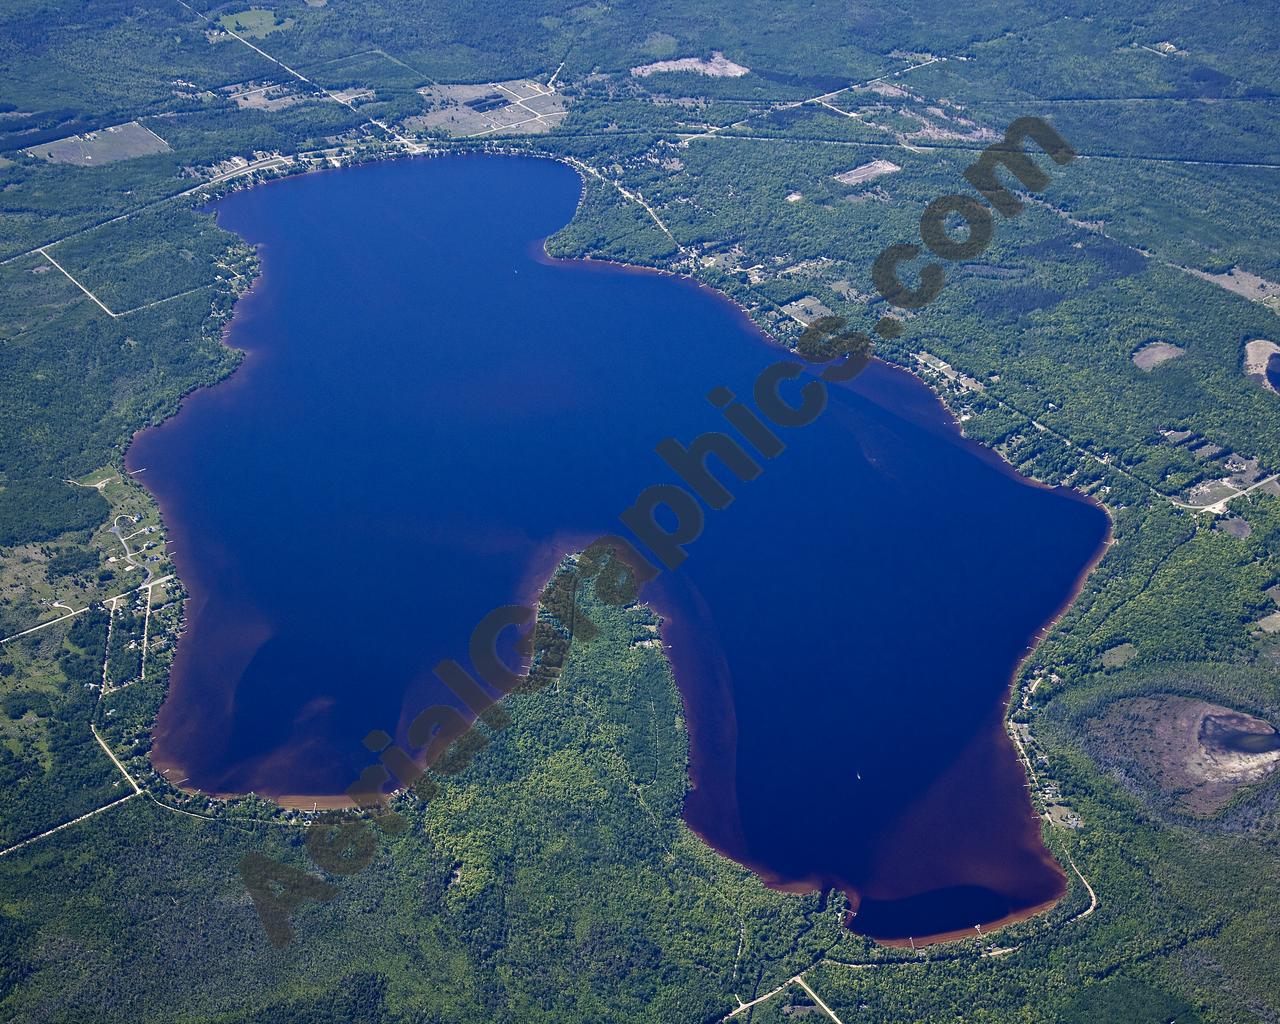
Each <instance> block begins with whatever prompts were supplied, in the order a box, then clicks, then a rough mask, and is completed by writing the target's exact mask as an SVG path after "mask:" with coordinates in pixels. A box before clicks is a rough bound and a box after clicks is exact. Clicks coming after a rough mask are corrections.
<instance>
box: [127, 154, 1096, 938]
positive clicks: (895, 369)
mask: <svg viewBox="0 0 1280 1024" xmlns="http://www.w3.org/2000/svg"><path fill="white" fill-rule="evenodd" d="M497 159H507V158H506V157H502V158H497ZM561 162H562V163H563V161H561ZM569 166H570V167H571V166H572V165H569ZM575 173H577V172H576V169H575ZM280 180H282V181H283V180H289V179H280ZM578 180H579V185H580V190H579V203H580V202H581V196H582V193H583V190H584V189H585V182H584V181H583V179H582V178H581V175H579V176H578ZM547 237H550V236H547ZM545 243H546V238H543V239H541V240H539V242H538V243H535V244H537V245H538V247H539V248H540V249H541V253H542V257H543V260H545V261H546V262H548V263H552V264H574V265H579V266H582V265H584V264H585V265H590V267H591V269H599V270H601V271H607V272H611V273H617V272H619V271H621V272H625V273H640V274H643V273H645V272H648V271H653V272H656V273H657V274H659V275H663V276H670V277H674V278H677V279H681V280H684V281H687V282H688V283H690V284H692V285H694V286H696V288H697V289H699V290H705V292H706V293H708V294H709V295H710V296H712V297H714V299H715V300H716V301H718V302H721V303H728V304H729V305H731V306H732V307H733V308H734V310H735V311H736V313H737V316H738V317H739V319H740V320H741V321H742V324H743V326H744V327H745V328H746V329H748V330H749V331H750V332H752V333H753V334H755V335H756V336H757V337H759V338H760V339H762V340H763V342H764V343H765V344H766V345H767V346H769V348H771V349H773V350H776V351H777V352H778V353H779V354H782V355H785V354H789V353H788V351H787V350H786V349H785V348H784V347H783V346H781V345H779V344H778V342H777V340H776V339H774V338H773V337H772V336H770V335H769V334H768V333H767V332H766V331H764V330H762V329H761V328H760V327H759V325H757V324H756V323H755V322H754V321H752V320H751V318H750V316H749V315H748V314H747V312H746V310H745V309H744V307H743V306H742V305H741V304H740V303H739V302H737V301H736V300H735V299H733V298H732V297H731V296H728V295H725V294H724V293H723V292H720V291H718V290H717V289H715V288H713V287H712V286H711V285H708V284H706V283H705V282H702V281H699V280H697V279H696V278H692V277H689V276H688V275H683V274H680V273H678V272H676V271H672V270H667V269H664V268H657V267H645V266H637V265H632V264H625V263H619V262H616V261H611V260H596V259H589V258H588V259H565V258H561V257H553V256H550V255H549V254H548V253H547V252H546V249H545ZM260 251H261V252H263V253H265V252H266V249H265V248H263V249H262V250H260ZM267 262H268V260H267V259H266V258H265V257H264V258H262V261H261V264H260V268H259V274H258V276H257V277H256V278H255V280H254V282H253V283H252V285H251V287H250V288H249V289H248V290H247V291H246V292H245V293H244V294H243V295H242V296H241V297H240V300H241V301H238V302H237V304H236V310H235V313H234V315H233V317H232V320H231V322H230V323H228V324H227V325H226V326H225V327H224V330H223V340H224V343H225V344H227V345H228V347H230V348H232V350H233V351H235V352H238V353H245V354H246V355H247V354H250V353H252V352H253V351H254V346H252V345H244V344H233V343H232V336H233V331H235V332H237V333H239V334H240V335H241V337H243V335H244V331H245V325H246V321H245V318H244V317H245V314H246V312H247V314H248V315H249V316H250V317H252V315H253V297H254V296H255V295H260V294H261V288H260V285H261V282H262V281H263V280H264V278H265V277H266V275H267V273H268V268H267ZM540 262H541V261H540ZM244 300H249V302H248V306H247V308H246V307H242V304H241V303H242V302H243V301H244ZM237 340H239V339H237ZM247 361H248V360H247V359H242V360H241V364H240V365H239V366H237V367H236V368H235V369H234V370H233V371H232V373H231V374H230V375H228V376H227V377H224V378H222V380H220V381H219V382H218V383H219V385H222V386H226V385H228V384H229V382H231V381H233V380H235V379H236V378H240V379H241V380H243V379H244V376H245V372H246V366H245V363H246V362H247ZM877 363H878V365H879V366H881V367H883V368H884V371H885V372H889V373H891V374H899V375H901V376H902V377H903V378H904V379H905V380H907V381H909V382H910V385H911V386H912V387H918V388H919V389H920V391H921V392H923V393H924V394H928V395H929V396H930V398H931V399H932V402H933V404H934V405H935V406H936V408H935V409H934V410H933V415H932V418H933V420H934V421H935V424H941V425H942V426H944V427H945V428H946V429H947V430H948V431H949V432H951V433H952V434H954V435H955V437H956V438H957V439H958V440H959V441H960V442H961V443H962V444H963V446H964V447H965V448H966V449H968V450H971V451H975V452H978V453H980V454H981V455H982V457H983V459H984V461H987V462H989V463H990V464H993V465H997V466H998V467H999V469H1000V471H1001V472H1002V473H1003V474H1005V475H1007V476H1008V477H1009V478H1011V479H1013V480H1016V481H1017V482H1019V483H1021V484H1028V483H1030V484H1034V485H1035V486H1038V487H1043V488H1046V489H1048V490H1052V491H1055V492H1059V493H1062V494H1064V495H1069V496H1070V497H1071V498H1072V499H1073V500H1079V501H1082V502H1085V503H1087V504H1091V505H1094V506H1095V507H1098V508H1103V506H1101V505H1100V504H1099V503H1097V502H1096V501H1095V500H1094V499H1092V498H1091V497H1089V496H1087V495H1084V494H1082V493H1080V492H1076V491H1072V490H1070V489H1067V488H1061V487H1054V486H1052V485H1049V484H1046V483H1043V482H1041V481H1036V480H1034V479H1033V478H1029V477H1026V476H1024V475H1023V474H1021V473H1019V472H1018V471H1017V470H1016V469H1015V468H1014V467H1013V466H1012V465H1010V464H1009V463H1008V461H1007V460H1006V459H1004V458H1003V457H1002V456H1001V455H1000V453H998V452H995V451H994V450H993V449H990V448H987V447H986V446H984V445H982V444H981V443H980V442H977V441H974V440H972V439H970V438H968V437H966V436H965V435H964V432H963V427H962V424H960V422H959V421H958V419H957V418H956V417H955V415H954V414H953V413H952V412H951V410H950V409H949V408H948V406H947V405H946V402H945V400H944V399H943V398H942V396H941V395H940V394H939V393H938V392H937V391H936V390H935V389H934V388H933V387H932V386H930V385H929V383H928V382H927V381H924V380H923V379H922V378H920V377H919V376H917V375H916V374H914V373H912V372H911V370H910V369H908V368H906V367H901V366H898V365H897V364H892V363H887V362H884V361H880V360H877ZM242 386H243V385H242ZM214 390H215V388H213V387H210V388H204V389H199V391H197V392H195V393H193V394H200V393H212V392H213V391H214ZM185 401H186V400H185V399H184V403H185ZM166 422H168V421H166ZM144 429H157V428H154V427H149V428H144ZM140 433H141V432H140ZM135 436H136V435H135ZM130 450H131V451H132V450H133V449H132V444H131V446H130ZM127 458H128V456H127V455H126V459H127ZM148 489H149V490H150V488H149V487H148ZM152 493H153V496H154V497H155V499H156V501H157V503H158V504H161V507H162V511H163V504H162V499H161V497H160V496H159V495H157V494H156V493H155V492H152ZM171 536H174V537H175V539H177V540H178V541H179V542H180V541H181V537H180V536H179V535H178V534H177V533H176V532H175V533H173V534H171ZM1109 539H1110V519H1109V516H1108V531H1107V537H1106V539H1105V540H1104V542H1103V544H1102V545H1101V546H1100V548H1099V550H1098V552H1097V555H1096V557H1095V558H1093V559H1092V560H1091V561H1090V562H1089V564H1088V565H1087V566H1086V567H1085V568H1084V570H1083V571H1082V572H1081V573H1080V576H1079V579H1078V580H1077V581H1076V585H1075V587H1074V588H1073V591H1072V593H1071V595H1070V596H1069V597H1068V598H1067V599H1066V600H1065V601H1064V602H1063V604H1062V607H1061V608H1060V609H1059V610H1058V612H1057V613H1056V614H1055V616H1054V617H1053V618H1052V619H1051V620H1049V621H1048V622H1046V623H1045V624H1043V625H1042V626H1041V627H1040V628H1039V629H1038V630H1037V632H1036V634H1035V635H1034V636H1033V638H1032V643H1031V644H1030V646H1029V648H1028V652H1027V654H1026V655H1025V656H1024V657H1023V659H1022V661H1020V662H1019V665H1018V667H1017V668H1016V669H1015V671H1014V673H1013V676H1012V678H1011V679H1010V680H1009V683H1008V685H1007V686H1006V688H1005V690H1004V698H1003V699H1002V701H1001V709H1002V711H1003V715H1002V717H1001V721H1002V722H1003V721H1004V720H1005V719H1007V715H1008V712H1009V705H1010V703H1011V700H1012V695H1013V693H1014V692H1015V691H1014V686H1015V683H1016V680H1017V676H1018V674H1019V673H1020V671H1021V667H1022V665H1023V664H1024V663H1025V659H1026V657H1029V656H1030V655H1031V652H1032V651H1033V650H1034V647H1035V645H1036V644H1037V643H1038V642H1039V641H1040V640H1041V639H1042V638H1043V637H1044V635H1046V634H1047V632H1048V631H1050V630H1051V629H1052V628H1053V626H1054V625H1055V624H1056V622H1057V621H1058V620H1059V619H1060V618H1061V616H1062V615H1063V614H1065V613H1066V611H1067V610H1068V609H1069V608H1070V607H1071V605H1072V604H1073V603H1074V601H1075V599H1076V598H1077V597H1078V595H1079V593H1080V590H1081V589H1082V587H1083V585H1084V582H1085V580H1086V579H1087V577H1088V575H1089V574H1090V573H1091V572H1092V570H1093V568H1094V567H1095V566H1096V564H1097V561H1098V559H1100V557H1101V555H1102V554H1104V553H1105V550H1106V546H1107V543H1109ZM177 547H178V548H179V549H180V550H187V549H188V547H189V545H186V544H183V543H178V544H177ZM570 553H572V552H571V551H569V550H566V551H564V552H560V553H559V555H558V557H553V556H552V555H549V554H548V555H546V559H547V560H549V561H556V562H558V561H559V560H560V559H562V558H563V557H564V556H565V555H567V554H570ZM175 564H176V563H175ZM544 568H545V566H543V567H541V568H540V567H539V566H537V565H531V566H529V567H527V568H526V570H525V577H526V580H531V579H532V578H533V577H535V576H537V575H538V574H539V573H541V572H542V571H543V569H544ZM193 575H194V574H193V573H183V574H182V577H183V579H184V582H186V583H187V586H188V592H189V594H190V595H191V596H190V597H189V599H188V600H189V601H191V602H197V601H198V600H199V598H198V596H197V587H196V586H194V585H193V583H192V576H193ZM527 589H528V588H527V587H525V588H522V593H524V592H525V591H526V590H527ZM645 603H648V604H651V606H652V607H654V609H655V611H657V612H658V613H659V614H660V615H662V617H663V623H664V646H665V645H666V644H665V636H666V633H665V631H666V629H667V628H668V623H672V627H671V628H678V627H675V626H674V622H675V619H674V618H673V616H672V613H671V612H670V610H664V609H663V608H662V607H661V603H660V601H659V602H649V601H646V602H645ZM668 659H669V662H670V664H671V667H672V671H673V673H674V675H675V677H676V681H677V687H678V688H679V689H680V690H681V695H682V700H683V702H684V706H685V711H686V714H687V715H688V714H691V712H690V708H691V706H692V704H693V703H695V702H691V701H690V700H689V697H688V693H689V692H690V691H689V690H687V689H686V686H681V685H680V672H679V671H678V669H677V666H676V658H675V656H674V655H672V654H671V652H670V648H668ZM179 677H180V673H178V672H176V671H175V673H174V678H173V679H172V680H171V682H170V691H169V693H168V694H167V695H166V699H165V707H168V706H170V704H171V702H172V701H173V698H174V695H175V693H176V692H178V691H179ZM162 717H163V708H162V712H161V716H159V717H158V718H157V723H156V727H155V729H153V737H154V744H153V750H152V758H153V764H154V765H155V766H156V768H157V770H160V768H161V767H168V768H169V769H170V771H171V774H172V772H173V771H175V770H177V769H178V767H179V766H178V764H177V758H176V757H174V758H168V757H166V752H165V751H164V750H163V748H164V745H165V736H164V733H163V730H162V728H161V718H162ZM1001 731H1002V732H1004V733H1005V739H1004V742H1005V743H1006V744H1007V745H1008V747H1009V753H1010V754H1011V755H1013V756H1014V758H1015V760H1016V751H1015V750H1014V749H1013V742H1012V740H1011V739H1010V738H1009V736H1008V733H1007V731H1006V730H1004V729H1003V728H1002V729H1001ZM690 735H691V740H690V752H689V757H690V781H691V783H692V782H694V775H695V768H694V761H695V745H694V743H693V741H692V730H691V732H690ZM188 792H190V790H188ZM201 795H203V796H210V795H214V796H216V798H219V799H222V798H227V799H234V796H235V794H207V793H202V794H201ZM271 799H273V800H274V801H275V802H277V803H279V804H280V805H281V806H286V807H294V808H301V809H309V808H311V807H312V806H317V807H319V806H349V804H350V801H349V800H347V798H346V797H345V796H344V795H335V794H314V795H313V794H300V795H299V794H292V795H289V794H281V795H279V796H272V797H271ZM1037 820H1038V819H1037ZM691 827H692V826H691ZM694 831H695V832H696V833H697V834H699V835H700V836H701V835H702V833H701V832H698V830H697V829H696V828H695V829H694ZM703 838H704V840H706V841H708V843H709V845H711V846H713V848H717V849H719V847H718V845H717V844H716V843H714V842H711V841H710V840H708V839H707V837H705V836H703ZM734 859H738V860H741V858H739V857H737V856H736V855H734ZM1050 859H1052V858H1050ZM743 863H745V864H747V866H748V867H752V869H753V870H755V871H756V873H757V874H759V875H761V877H762V878H764V879H765V880H766V882H767V881H768V878H767V876H768V874H769V873H768V871H767V869H763V868H756V867H755V866H753V865H751V864H750V863H748V862H746V861H743ZM1053 863H1054V864H1055V866H1056V867H1058V868H1059V870H1061V865H1058V864H1057V862H1056V860H1054V861H1053ZM1064 879H1065V875H1064ZM775 881H776V884H774V887H775V888H783V889H787V890H788V891H811V890H812V888H815V887H818V886H810V885H808V884H806V883H796V882H784V881H782V880H781V879H777V878H776V876H775ZM769 884H773V883H769ZM797 886H798V887H800V888H798V889H797V888H793V887H797ZM1057 898H1060V897H1055V899H1054V900H1053V901H1050V902H1049V903H1048V904H1040V905H1039V906H1038V907H1037V908H1033V909H1031V910H1028V911H1026V912H1018V913H1016V914H1014V915H1011V916H1010V918H1009V919H1008V920H1009V921H1011V920H1012V919H1014V918H1016V919H1019V920H1022V919H1025V918H1026V917H1027V916H1033V915H1034V914H1035V913H1039V912H1041V911H1042V910H1043V909H1045V908H1046V907H1047V906H1051V905H1052V904H1053V903H1054V902H1056V901H1057ZM1002 920H1004V919H1002ZM948 934H949V933H948Z"/></svg>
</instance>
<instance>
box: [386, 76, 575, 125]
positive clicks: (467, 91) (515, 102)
mask: <svg viewBox="0 0 1280 1024" xmlns="http://www.w3.org/2000/svg"><path fill="white" fill-rule="evenodd" d="M418 94H419V95H420V96H421V97H422V98H423V100H424V102H425V105H426V109H425V111H424V112H423V113H421V114H415V115H414V116H412V117H409V118H406V120H405V122H404V124H405V127H406V128H407V129H409V130H410V131H417V132H430V131H443V132H446V133H447V134H449V135H452V136H455V137H466V136H473V135H491V134H492V135H496V134H499V133H526V132H545V131H550V130H551V129H552V128H553V127H554V126H555V125H556V124H557V123H559V121H560V120H561V119H562V118H563V117H564V115H565V114H566V113H567V112H568V103H567V101H566V100H565V98H564V97H563V96H562V95H561V94H560V93H558V92H556V91H555V90H554V89H550V88H548V87H547V86H545V85H542V84H541V83H539V82H535V81H533V80H532V79H514V80H512V81H509V82H491V83H489V84H487V85H432V86H426V87H424V88H422V89H419V90H418Z"/></svg>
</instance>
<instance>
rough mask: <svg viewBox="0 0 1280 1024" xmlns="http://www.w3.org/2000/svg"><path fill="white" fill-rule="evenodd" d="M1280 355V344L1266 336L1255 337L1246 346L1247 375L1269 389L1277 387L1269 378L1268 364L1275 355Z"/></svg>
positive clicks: (1245, 365)
mask: <svg viewBox="0 0 1280 1024" xmlns="http://www.w3.org/2000/svg"><path fill="white" fill-rule="evenodd" d="M1276 355H1280V345H1277V344H1276V343H1275V342H1274V341H1268V340H1267V339H1266V338H1255V339H1254V340H1253V341H1251V342H1248V343H1247V344H1246V345H1245V347H1244V372H1245V376H1247V377H1252V378H1254V380H1256V381H1257V382H1258V383H1259V384H1261V385H1262V386H1263V387H1264V388H1266V389H1267V390H1268V391H1272V392H1274V391H1275V390H1276V389H1275V387H1274V386H1273V385H1272V383H1271V381H1269V380H1268V379H1267V364H1268V363H1270V362H1271V358H1272V357H1273V356H1276Z"/></svg>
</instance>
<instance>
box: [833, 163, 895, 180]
mask: <svg viewBox="0 0 1280 1024" xmlns="http://www.w3.org/2000/svg"><path fill="white" fill-rule="evenodd" d="M900 170H902V168H901V167H899V166H898V165H897V164H895V163H894V162H893V161H891V160H872V161H870V162H869V163H865V164H860V165H859V166H857V167H855V168H854V169H853V170H851V171H845V172H844V173H843V174H835V175H832V177H834V178H835V180H836V181H838V182H840V184H842V185H861V184H862V183H863V182H864V181H871V180H872V179H874V178H879V177H882V176H884V175H886V174H892V173H893V172H894V171H900Z"/></svg>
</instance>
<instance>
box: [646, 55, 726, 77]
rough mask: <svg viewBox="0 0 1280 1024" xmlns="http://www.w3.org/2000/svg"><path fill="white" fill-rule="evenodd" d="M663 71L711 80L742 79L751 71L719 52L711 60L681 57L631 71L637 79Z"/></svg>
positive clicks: (656, 62)
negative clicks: (691, 74) (687, 73)
mask: <svg viewBox="0 0 1280 1024" xmlns="http://www.w3.org/2000/svg"><path fill="white" fill-rule="evenodd" d="M663 71H691V72H693V73H694V74H695V75H707V76H708V77H710V78H741V77H742V76H743V75H745V74H748V73H749V72H750V71H751V69H750V68H745V67H743V66H742V65H741V64H735V63H734V62H733V61H731V60H730V59H729V58H728V57H726V56H725V55H724V54H723V53H721V52H720V51H719V50H716V51H714V52H713V53H712V54H711V59H710V60H707V59H706V58H704V57H681V58H679V59H678V60H660V61H655V62H654V63H653V64H641V65H640V66H639V67H634V68H632V69H631V74H632V75H634V76H635V77H636V78H648V77H649V76H650V75H656V74H659V73H661V72H663Z"/></svg>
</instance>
